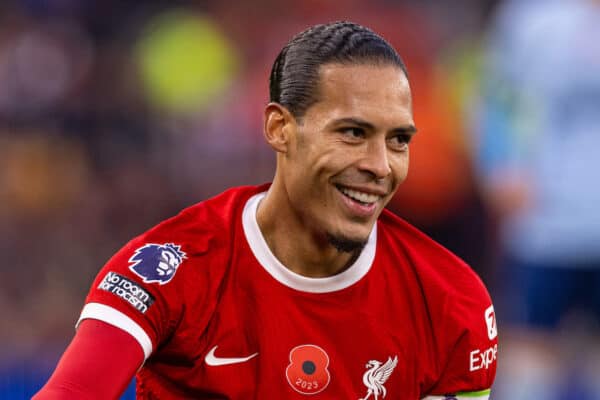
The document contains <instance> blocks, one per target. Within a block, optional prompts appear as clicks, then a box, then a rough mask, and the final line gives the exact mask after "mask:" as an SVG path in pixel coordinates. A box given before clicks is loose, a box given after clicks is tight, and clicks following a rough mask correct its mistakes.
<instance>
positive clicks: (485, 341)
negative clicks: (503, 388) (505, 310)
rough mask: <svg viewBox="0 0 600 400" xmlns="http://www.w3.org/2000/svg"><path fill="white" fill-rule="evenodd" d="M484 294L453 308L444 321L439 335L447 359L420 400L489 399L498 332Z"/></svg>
mask: <svg viewBox="0 0 600 400" xmlns="http://www.w3.org/2000/svg"><path fill="white" fill-rule="evenodd" d="M485 294H486V296H485V297H484V298H483V299H480V300H479V301H475V302H469V303H468V304H465V303H463V304H462V306H461V305H460V304H454V305H453V307H452V308H454V309H455V311H454V312H452V313H450V317H449V318H448V320H447V322H445V323H446V324H447V326H446V332H447V335H445V336H444V335H441V337H442V338H443V339H441V342H442V345H441V349H446V350H445V351H446V352H447V358H446V359H445V364H444V365H443V369H442V372H441V374H440V376H439V379H438V381H437V382H436V383H435V385H434V386H433V388H432V389H431V390H430V391H429V393H428V395H427V396H426V397H424V399H426V400H437V399H440V400H441V399H452V400H463V399H469V400H473V399H481V400H487V399H488V398H489V395H490V390H491V387H492V384H493V382H494V378H495V375H496V365H497V358H498V331H497V327H496V317H495V314H494V306H493V305H492V304H491V301H490V300H489V297H488V296H487V292H486V293H485ZM442 351H443V350H442Z"/></svg>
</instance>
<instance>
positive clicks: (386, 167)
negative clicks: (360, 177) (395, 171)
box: [358, 138, 392, 179]
mask: <svg viewBox="0 0 600 400" xmlns="http://www.w3.org/2000/svg"><path fill="white" fill-rule="evenodd" d="M373 139H375V138H373ZM377 139H379V138H377ZM387 152H388V149H387V145H386V143H385V140H371V141H369V142H368V143H367V144H366V147H365V153H364V157H363V158H362V159H361V161H360V163H359V165H358V168H359V169H360V170H362V171H366V172H369V173H370V174H371V175H373V177H374V178H376V179H382V178H385V177H387V176H388V175H389V174H391V173H392V169H391V168H390V163H389V159H388V153H387Z"/></svg>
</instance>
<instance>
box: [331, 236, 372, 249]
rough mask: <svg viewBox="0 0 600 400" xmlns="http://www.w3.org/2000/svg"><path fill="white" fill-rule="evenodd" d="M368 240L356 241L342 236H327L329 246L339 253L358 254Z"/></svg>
mask: <svg viewBox="0 0 600 400" xmlns="http://www.w3.org/2000/svg"><path fill="white" fill-rule="evenodd" d="M368 239H369V238H368V237H366V238H363V239H357V238H349V237H346V236H342V235H333V234H327V240H328V241H329V244H331V245H332V246H333V247H335V248H336V249H337V251H339V252H340V253H342V252H343V253H355V252H360V251H362V249H363V248H364V247H365V245H366V244H367V240H368Z"/></svg>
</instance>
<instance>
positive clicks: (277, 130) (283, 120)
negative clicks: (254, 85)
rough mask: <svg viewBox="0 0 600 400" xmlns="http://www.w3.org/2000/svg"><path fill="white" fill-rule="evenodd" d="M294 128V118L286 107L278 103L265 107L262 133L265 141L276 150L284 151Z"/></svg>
mask: <svg viewBox="0 0 600 400" xmlns="http://www.w3.org/2000/svg"><path fill="white" fill-rule="evenodd" d="M295 130H296V119H295V118H294V116H293V115H292V114H291V113H290V112H289V111H288V109H287V108H285V107H284V106H282V105H281V104H278V103H269V104H267V107H265V118H264V135H265V139H266V140H267V143H269V145H270V146H271V147H272V148H273V149H274V150H275V151H277V152H279V153H286V152H287V150H288V146H289V144H290V139H291V137H292V135H293V134H294V132H295Z"/></svg>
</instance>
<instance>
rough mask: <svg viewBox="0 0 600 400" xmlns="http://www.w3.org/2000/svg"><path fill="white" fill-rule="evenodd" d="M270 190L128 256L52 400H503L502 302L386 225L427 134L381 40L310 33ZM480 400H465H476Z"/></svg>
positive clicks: (71, 352) (101, 296)
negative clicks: (496, 399) (131, 388)
mask: <svg viewBox="0 0 600 400" xmlns="http://www.w3.org/2000/svg"><path fill="white" fill-rule="evenodd" d="M270 96H271V102H270V103H269V104H268V105H267V107H266V109H265V124H264V132H265V137H266V140H267V142H268V143H269V145H270V146H271V147H272V148H273V149H274V150H275V151H276V153H277V169H276V172H275V177H274V180H273V183H272V184H271V185H265V186H261V187H242V188H234V189H231V190H229V191H227V192H225V193H223V194H221V195H219V196H217V197H215V198H213V199H210V200H207V201H204V202H202V203H199V204H197V205H195V206H193V207H190V208H189V209H186V210H184V211H183V212H182V213H181V214H179V215H178V216H176V217H174V218H172V219H169V220H167V221H165V222H163V223H161V224H160V225H158V226H157V227H155V228H153V229H151V230H150V231H148V232H146V233H145V234H143V235H141V236H139V237H137V238H136V239H134V240H133V241H131V242H130V243H129V244H127V245H126V246H125V247H124V248H123V249H122V250H121V251H119V252H118V253H117V254H116V255H115V256H114V257H113V258H112V259H111V260H110V261H109V262H108V263H107V265H106V266H105V267H104V268H103V269H102V271H101V272H100V274H99V275H98V277H97V278H96V281H95V282H94V284H93V286H92V289H91V291H90V294H89V296H88V298H87V300H86V305H85V306H84V308H83V311H82V313H81V317H80V319H79V322H78V331H77V334H76V336H75V338H74V340H73V342H72V343H71V345H70V346H69V348H68V349H67V351H66V353H65V355H64V356H63V358H62V359H61V361H60V363H59V365H58V367H57V370H56V372H55V373H54V375H53V376H52V377H51V379H50V381H49V383H48V384H47V385H46V386H45V387H44V388H43V389H42V391H41V392H40V393H39V394H38V395H37V397H36V399H49V398H59V397H61V396H62V397H69V396H71V397H76V396H81V397H85V396H88V397H90V398H114V397H116V396H118V395H119V394H120V393H121V392H122V391H123V390H124V388H125V387H126V386H127V384H128V383H129V381H130V379H131V378H132V377H133V375H134V374H135V373H136V371H138V372H137V375H136V377H137V394H138V396H139V397H140V398H147V399H180V398H198V399H216V398H228V399H246V398H262V399H275V398H278V399H301V398H304V397H305V396H306V395H314V397H313V398H323V399H358V398H361V399H375V400H377V399H383V398H384V397H385V396H386V395H387V396H389V398H395V399H415V400H416V399H422V398H425V399H462V398H469V399H473V398H475V399H487V398H488V396H489V388H490V386H491V384H492V382H493V379H494V374H495V370H496V362H495V361H496V352H497V338H496V336H497V333H496V326H495V319H494V313H493V307H492V305H491V301H490V299H489V296H488V294H487V291H486V290H485V288H484V286H483V284H482V283H481V282H480V280H479V279H478V278H477V277H476V275H475V274H474V273H473V272H472V271H471V270H470V269H469V267H468V266H467V265H465V264H464V263H463V262H462V261H460V260H459V259H458V258H457V257H455V256H453V255H452V254H451V253H449V252H448V251H447V250H445V249H443V248H442V247H441V246H439V245H437V244H436V243H434V242H433V241H432V240H431V239H429V238H427V237H426V236H425V235H423V234H422V233H420V232H419V231H417V230H416V229H415V228H413V227H411V226H410V225H408V224H407V223H406V222H404V221H402V220H400V219H399V218H397V217H395V216H393V215H392V214H391V213H389V212H387V211H384V210H383V208H384V206H385V205H386V204H387V202H388V201H389V200H390V198H391V197H392V196H393V194H394V192H395V191H396V189H397V188H398V185H400V183H401V182H402V181H403V180H404V179H405V177H406V174H407V169H408V143H409V141H410V139H411V137H412V135H413V134H414V133H415V132H416V129H415V125H414V121H413V116H412V107H411V93H410V88H409V83H408V78H407V73H406V69H405V67H404V64H403V62H402V61H401V59H400V57H399V56H398V55H397V53H396V52H395V51H394V50H393V49H392V47H391V46H390V45H389V44H388V43H387V42H385V41H384V40H383V39H382V38H381V37H379V36H377V35H376V34H375V33H373V32H372V31H370V30H369V29H367V28H364V27H362V26H359V25H356V24H353V23H348V22H336V23H332V24H327V25H318V26H315V27H312V28H310V29H308V30H306V31H304V32H302V33H300V34H299V35H297V36H296V37H295V38H293V39H292V40H291V41H290V42H289V43H288V44H287V45H286V46H285V47H284V48H283V50H282V51H281V53H280V54H279V56H278V57H277V59H276V60H275V63H274V65H273V69H272V72H271V78H270ZM465 396H466V397H465Z"/></svg>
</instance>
